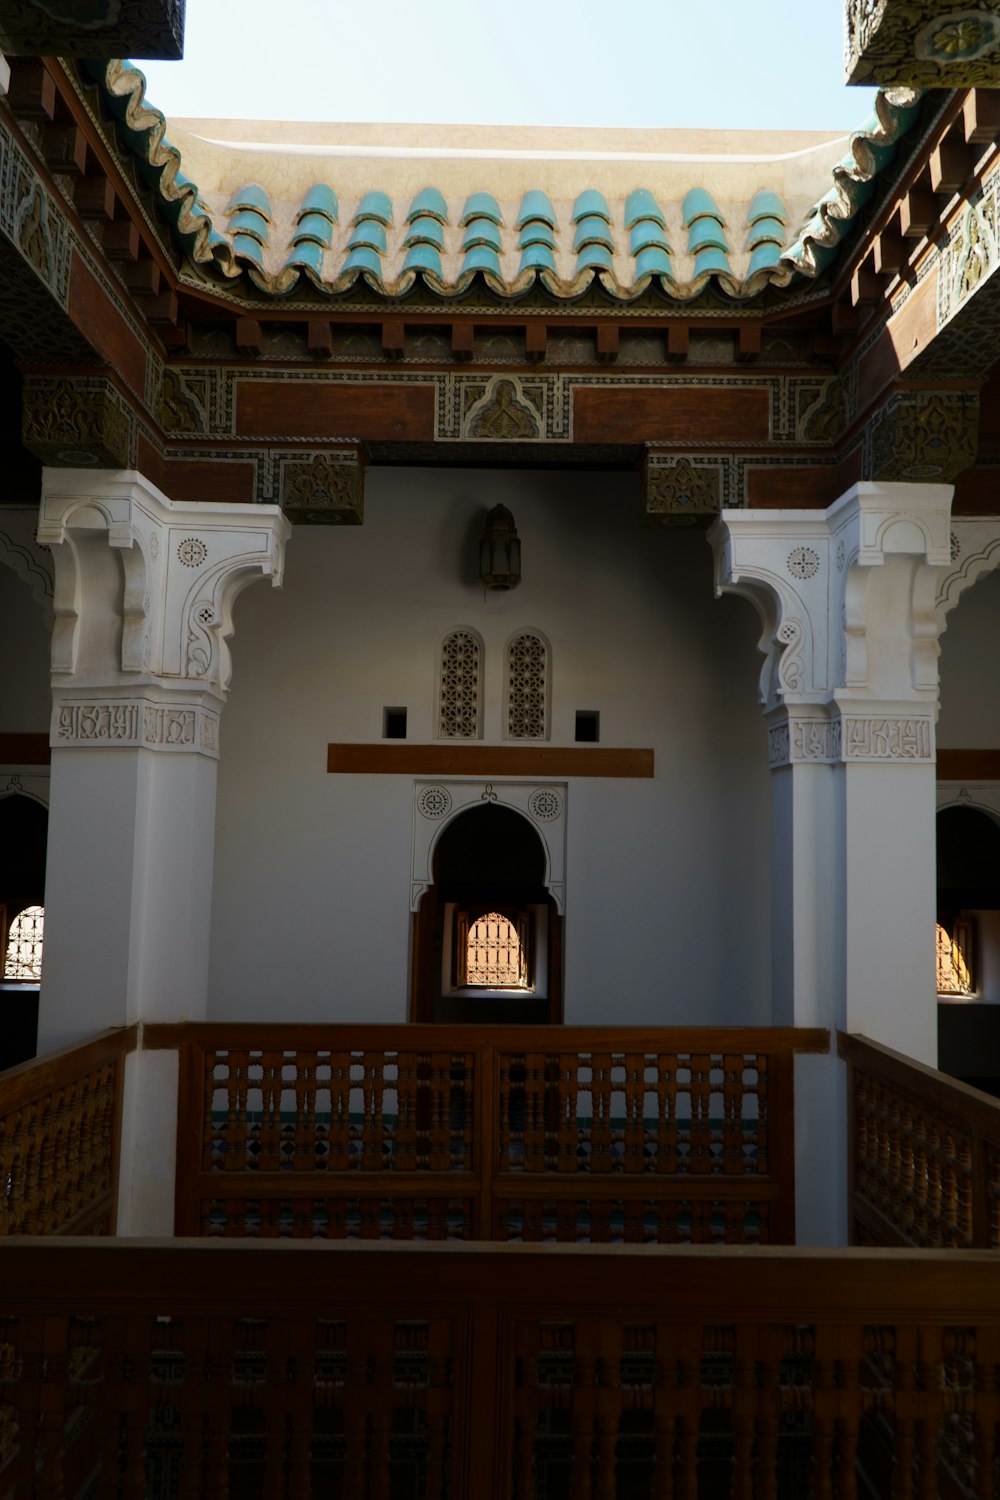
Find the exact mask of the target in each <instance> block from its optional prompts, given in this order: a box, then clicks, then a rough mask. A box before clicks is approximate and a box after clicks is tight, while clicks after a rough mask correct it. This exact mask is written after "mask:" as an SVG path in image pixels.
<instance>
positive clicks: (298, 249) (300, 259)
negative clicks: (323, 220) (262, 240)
mask: <svg viewBox="0 0 1000 1500" xmlns="http://www.w3.org/2000/svg"><path fill="white" fill-rule="evenodd" d="M285 264H286V265H288V266H302V267H307V268H308V269H309V270H310V271H314V272H315V273H316V275H317V276H322V274H323V246H322V245H318V244H317V243H316V241H315V240H303V241H302V242H301V243H300V244H297V245H296V246H295V249H294V250H293V252H292V254H291V255H290V256H289V257H288V259H287V261H286V262H285Z"/></svg>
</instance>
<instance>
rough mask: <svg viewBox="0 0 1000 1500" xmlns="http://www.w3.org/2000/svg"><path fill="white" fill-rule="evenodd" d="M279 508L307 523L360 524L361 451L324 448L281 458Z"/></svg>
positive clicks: (296, 520)
mask: <svg viewBox="0 0 1000 1500" xmlns="http://www.w3.org/2000/svg"><path fill="white" fill-rule="evenodd" d="M280 472H281V478H280V495H281V508H282V510H283V511H284V512H285V515H286V516H287V517H288V518H289V520H290V521H292V522H294V523H296V524H304V525H310V526H331V525H353V526H360V525H361V523H362V521H363V520H364V514H365V469H364V462H363V460H362V457H361V454H360V451H359V450H357V449H353V448H345V449H343V450H335V451H333V450H332V451H324V452H320V453H313V454H309V455H303V456H301V457H298V456H297V457H296V458H295V459H286V460H283V461H282V462H281V464H280Z"/></svg>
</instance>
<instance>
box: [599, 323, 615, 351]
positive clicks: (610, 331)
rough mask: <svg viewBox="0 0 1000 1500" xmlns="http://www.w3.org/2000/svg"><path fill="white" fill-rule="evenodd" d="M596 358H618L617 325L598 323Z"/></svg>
mask: <svg viewBox="0 0 1000 1500" xmlns="http://www.w3.org/2000/svg"><path fill="white" fill-rule="evenodd" d="M597 357H598V359H617V358H618V325H617V323H598V325H597Z"/></svg>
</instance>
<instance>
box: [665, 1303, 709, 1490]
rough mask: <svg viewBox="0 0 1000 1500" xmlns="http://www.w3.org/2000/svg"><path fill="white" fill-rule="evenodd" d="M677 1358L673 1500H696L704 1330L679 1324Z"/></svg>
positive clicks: (676, 1342) (676, 1334)
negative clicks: (675, 1483)
mask: <svg viewBox="0 0 1000 1500" xmlns="http://www.w3.org/2000/svg"><path fill="white" fill-rule="evenodd" d="M672 1338H673V1344H674V1348H675V1351H676V1359H677V1392H676V1401H677V1416H678V1429H679V1432H678V1445H677V1446H678V1464H677V1500H698V1431H699V1428H700V1426H701V1409H702V1402H703V1395H702V1385H701V1356H702V1348H703V1346H704V1341H705V1330H704V1329H703V1328H702V1327H701V1326H700V1325H691V1324H682V1325H681V1326H680V1327H678V1328H676V1329H675V1330H674V1332H673V1335H672Z"/></svg>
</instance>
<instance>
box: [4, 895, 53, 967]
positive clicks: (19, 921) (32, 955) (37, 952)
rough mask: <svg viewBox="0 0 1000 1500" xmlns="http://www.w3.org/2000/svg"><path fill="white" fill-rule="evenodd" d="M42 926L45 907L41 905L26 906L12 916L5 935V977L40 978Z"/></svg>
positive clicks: (43, 924)
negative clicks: (8, 931) (6, 935)
mask: <svg viewBox="0 0 1000 1500" xmlns="http://www.w3.org/2000/svg"><path fill="white" fill-rule="evenodd" d="M44 926H45V908H44V907H42V906H26V907H25V908H24V911H22V912H19V913H18V914H17V916H16V917H15V918H14V920H13V922H12V923H11V924H10V933H9V935H8V937H7V954H6V958H5V959H4V966H3V977H4V978H5V979H41V977H42V932H43V928H44Z"/></svg>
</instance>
